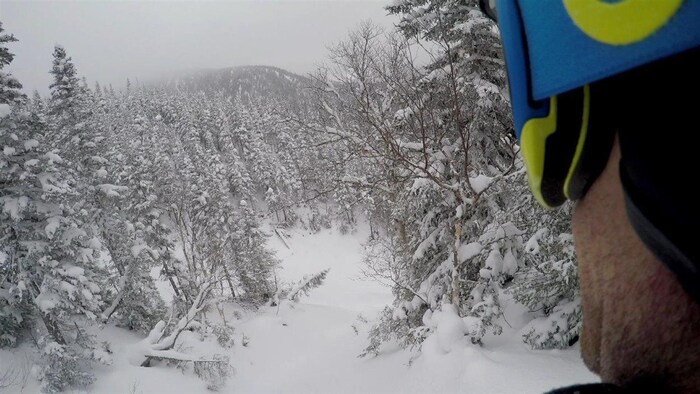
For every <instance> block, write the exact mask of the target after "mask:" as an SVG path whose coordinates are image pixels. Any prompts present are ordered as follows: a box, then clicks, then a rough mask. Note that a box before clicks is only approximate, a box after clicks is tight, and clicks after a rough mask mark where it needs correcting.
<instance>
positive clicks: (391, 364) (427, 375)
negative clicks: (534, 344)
mask: <svg viewBox="0 0 700 394" xmlns="http://www.w3.org/2000/svg"><path fill="white" fill-rule="evenodd" d="M287 233H288V234H289V237H288V239H287V240H286V243H287V244H288V245H289V248H288V247H287V246H285V243H284V242H282V240H281V239H280V238H279V237H278V236H276V235H273V237H271V238H270V241H269V242H270V246H271V247H272V248H274V249H275V250H276V251H277V252H278V257H279V258H280V259H281V260H282V269H281V270H280V273H279V275H280V277H281V279H282V280H285V281H290V282H291V281H296V280H298V279H301V277H302V276H303V275H305V274H310V273H315V272H318V271H321V270H322V269H325V268H330V272H329V273H328V277H327V279H326V281H325V284H324V285H323V286H322V287H321V288H318V289H315V290H314V291H313V292H312V293H311V295H310V296H308V297H303V298H302V299H301V301H300V302H299V303H298V304H294V306H293V307H290V306H289V305H288V304H287V305H285V304H283V305H282V306H281V307H279V308H277V307H271V308H264V309H261V310H260V311H258V312H257V313H247V314H244V315H243V317H242V318H241V319H240V320H236V319H235V318H234V317H233V313H232V311H231V310H229V311H228V312H229V313H230V314H231V316H229V317H227V318H230V321H231V322H233V325H234V326H235V328H236V345H235V346H234V347H232V348H231V349H225V350H222V349H221V348H216V349H214V348H211V349H206V348H207V344H206V343H204V344H203V345H202V346H199V345H198V346H197V349H194V348H192V350H191V351H193V352H194V351H195V350H196V351H208V350H211V351H213V352H219V353H222V352H227V354H228V356H229V357H230V358H231V363H232V365H233V366H234V367H235V369H236V374H235V376H233V377H232V378H230V379H229V381H228V383H227V384H226V386H225V387H224V388H223V389H222V391H223V392H237V393H389V392H391V393H456V392H460V393H542V392H544V391H547V390H549V389H552V388H556V387H560V386H564V385H570V384H574V383H583V382H593V381H597V378H596V377H595V376H594V375H593V374H591V373H590V372H588V371H587V370H586V368H585V367H584V366H583V363H582V362H581V360H580V357H579V351H578V348H577V347H575V348H572V349H568V350H565V351H532V350H530V349H529V348H528V347H527V346H526V345H525V344H523V343H522V341H521V340H520V335H519V334H518V330H519V329H520V328H521V327H522V326H523V325H524V324H525V323H526V318H525V313H524V311H523V310H522V309H520V308H518V307H516V306H510V307H508V308H507V309H506V312H505V315H506V320H507V321H508V323H509V324H510V326H512V327H510V326H509V325H508V324H506V323H505V322H504V323H503V324H502V325H503V326H504V332H503V334H502V335H501V336H497V337H487V338H486V339H485V341H484V346H483V347H477V346H474V345H470V344H468V343H467V341H464V344H463V345H462V344H455V346H451V351H447V352H446V348H445V346H444V343H440V341H439V338H437V336H433V337H431V338H429V339H428V340H427V341H426V342H425V343H424V345H423V352H422V354H421V355H420V356H419V357H417V358H415V359H413V361H412V363H411V365H410V366H409V361H410V360H411V358H412V357H413V356H415V353H409V352H408V351H403V350H399V349H397V348H393V347H391V346H387V347H386V348H385V349H384V352H383V353H382V354H381V355H380V356H378V357H376V358H358V357H357V355H358V354H360V353H361V352H362V350H363V349H364V347H365V346H366V345H367V339H366V332H367V330H368V329H369V327H370V324H371V320H372V319H373V318H374V316H375V314H376V313H377V312H378V311H380V310H381V309H382V307H383V306H384V305H385V304H387V303H390V302H391V299H392V297H391V294H390V292H389V290H388V289H386V288H384V287H382V286H381V285H378V284H376V283H373V282H368V281H364V280H361V278H360V268H361V266H360V259H361V249H360V244H361V242H362V241H363V240H364V239H365V237H366V235H367V230H366V229H365V228H360V229H359V230H358V231H357V232H356V233H354V234H349V235H341V234H339V233H338V232H337V231H334V230H324V231H322V232H320V233H318V234H310V233H309V232H308V231H303V230H298V229H297V230H289V231H288V232H287ZM360 314H361V315H362V316H364V317H365V318H367V319H368V320H370V323H362V322H360V321H358V315H360ZM353 326H355V328H357V329H358V331H359V333H356V332H355V329H354V328H353ZM186 334H187V335H185V336H184V337H183V340H184V342H185V343H189V344H194V343H197V342H198V339H197V338H196V336H195V334H191V333H186ZM243 335H245V337H246V338H247V345H246V346H242V342H243ZM99 337H100V338H101V339H102V340H108V341H109V342H110V343H111V345H112V349H113V351H114V362H113V364H112V365H111V366H107V367H98V370H97V372H96V375H97V381H96V382H95V384H94V385H93V386H92V387H91V389H90V392H92V393H174V392H187V393H198V392H201V393H205V392H207V389H206V385H205V383H203V382H202V381H201V380H199V379H198V378H197V377H195V376H194V374H193V373H192V372H191V371H190V372H186V373H182V372H180V371H178V370H177V369H175V368H173V367H167V366H162V365H161V366H156V367H152V368H140V367H135V366H132V365H130V364H129V363H128V361H127V353H128V351H127V350H128V348H129V346H130V345H132V344H134V343H136V342H138V341H139V340H140V339H141V338H139V337H138V336H137V335H134V334H132V333H129V332H126V331H124V330H122V329H118V328H115V327H106V328H104V329H103V331H102V332H101V333H99ZM200 348H203V349H200ZM25 350H26V348H20V349H15V350H13V351H8V350H0V375H2V371H4V370H7V369H9V368H15V369H16V370H17V371H22V370H26V371H27V372H28V371H29V370H30V369H31V361H29V360H28V359H27V356H26V353H25ZM26 374H27V373H25V375H26ZM20 375H21V374H20ZM20 380H21V379H20ZM22 391H23V392H28V393H33V392H37V391H38V385H37V383H36V382H34V381H33V379H32V378H31V377H28V379H26V382H24V385H22V384H17V385H15V386H13V388H12V389H11V390H10V391H8V392H22Z"/></svg>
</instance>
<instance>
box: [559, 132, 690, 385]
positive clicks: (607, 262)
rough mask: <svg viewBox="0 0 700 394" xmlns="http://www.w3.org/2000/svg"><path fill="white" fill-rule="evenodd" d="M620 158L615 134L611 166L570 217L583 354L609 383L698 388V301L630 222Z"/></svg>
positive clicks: (588, 364) (587, 362)
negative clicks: (580, 312)
mask: <svg viewBox="0 0 700 394" xmlns="http://www.w3.org/2000/svg"><path fill="white" fill-rule="evenodd" d="M619 161H620V150H619V144H618V142H617V141H615V146H614V147H613V151H612V153H611V155H610V159H609V161H608V164H607V167H606V169H605V171H604V172H603V173H602V174H601V175H600V177H599V178H598V179H597V180H596V181H595V183H594V184H593V185H592V187H591V189H590V190H589V191H588V193H587V194H586V195H585V197H584V198H583V199H581V200H580V201H578V202H577V204H576V207H575V210H574V215H573V218H572V226H573V233H574V243H575V246H576V252H577V256H578V261H579V272H580V280H581V293H582V305H583V332H582V335H581V355H582V357H583V360H584V362H585V363H586V365H587V366H588V367H589V368H590V369H591V370H592V371H594V372H596V373H597V374H599V375H600V377H601V379H602V381H604V382H611V383H616V384H619V385H623V386H633V387H636V388H638V389H642V390H643V391H644V392H661V391H655V390H654V389H653V388H652V387H654V386H655V387H657V389H659V387H663V388H664V390H663V392H673V391H677V392H690V393H694V392H700V305H699V304H698V303H696V302H695V301H694V300H693V299H691V298H690V297H689V296H688V295H687V294H686V293H685V291H684V290H683V288H682V287H681V286H680V284H679V283H678V281H677V280H676V279H675V277H674V276H673V274H672V273H670V272H669V271H668V270H667V269H666V268H665V267H664V266H663V265H662V263H661V262H659V261H658V260H657V259H656V258H655V257H654V256H653V255H652V253H651V252H650V251H649V250H648V249H647V248H646V246H645V245H644V244H643V243H642V241H641V240H640V239H639V237H638V236H637V234H636V233H635V231H634V229H633V228H632V227H631V224H630V222H629V221H628V219H627V215H626V212H625V202H624V198H623V191H622V185H621V183H620V177H619V172H618V168H619ZM679 187H682V185H680V184H679ZM688 231H694V230H693V229H688ZM650 389H651V390H652V391H649V390H650ZM640 392H642V391H640Z"/></svg>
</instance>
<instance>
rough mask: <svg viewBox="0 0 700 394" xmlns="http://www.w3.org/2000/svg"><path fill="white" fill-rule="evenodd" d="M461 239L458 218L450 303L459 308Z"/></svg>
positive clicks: (460, 226)
mask: <svg viewBox="0 0 700 394" xmlns="http://www.w3.org/2000/svg"><path fill="white" fill-rule="evenodd" d="M461 239H462V224H461V223H460V222H459V219H458V220H457V221H456V222H455V244H454V252H453V254H454V263H453V264H454V266H453V268H452V300H451V301H452V305H454V306H456V307H457V310H459V298H460V286H459V276H460V275H459V274H460V267H461V265H462V264H461V261H459V246H460V242H461Z"/></svg>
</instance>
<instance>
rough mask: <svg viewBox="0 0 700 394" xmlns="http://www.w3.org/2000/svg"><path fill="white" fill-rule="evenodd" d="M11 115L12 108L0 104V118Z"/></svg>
mask: <svg viewBox="0 0 700 394" xmlns="http://www.w3.org/2000/svg"><path fill="white" fill-rule="evenodd" d="M10 113H12V108H10V106H9V105H7V104H0V118H4V117H6V116H7V115H9V114H10Z"/></svg>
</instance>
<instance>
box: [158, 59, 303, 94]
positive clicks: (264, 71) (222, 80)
mask: <svg viewBox="0 0 700 394" xmlns="http://www.w3.org/2000/svg"><path fill="white" fill-rule="evenodd" d="M161 84H162V85H165V86H166V87H168V88H174V89H177V90H180V91H183V92H187V93H195V92H204V93H205V94H206V95H208V96H209V95H214V94H218V93H222V94H223V95H224V96H225V97H246V96H252V97H267V98H277V99H280V98H281V99H292V98H297V97H299V96H300V95H303V94H304V93H303V91H304V88H306V87H308V86H310V85H311V80H310V79H309V78H306V77H304V76H301V75H298V74H294V73H292V72H289V71H287V70H283V69H281V68H277V67H272V66H238V67H229V68H223V69H217V70H200V71H196V72H192V73H189V74H186V75H182V76H178V77H173V78H170V79H168V80H165V81H163V82H161Z"/></svg>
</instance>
